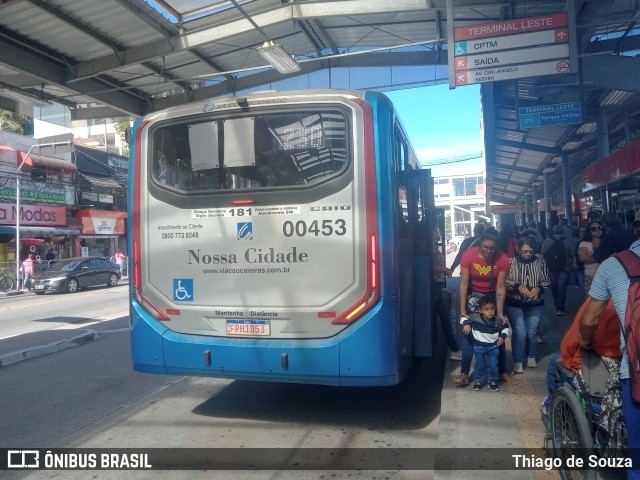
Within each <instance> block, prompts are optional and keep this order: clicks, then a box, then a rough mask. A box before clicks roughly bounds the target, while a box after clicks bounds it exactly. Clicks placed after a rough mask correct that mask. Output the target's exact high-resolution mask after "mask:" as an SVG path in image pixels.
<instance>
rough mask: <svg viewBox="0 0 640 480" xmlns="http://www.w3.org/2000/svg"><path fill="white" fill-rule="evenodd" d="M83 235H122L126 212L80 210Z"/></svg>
mask: <svg viewBox="0 0 640 480" xmlns="http://www.w3.org/2000/svg"><path fill="white" fill-rule="evenodd" d="M76 216H77V218H78V219H79V220H80V221H81V222H82V234H83V235H124V232H125V220H126V219H127V212H116V211H111V210H88V209H85V210H80V211H79V212H78V213H77V214H76Z"/></svg>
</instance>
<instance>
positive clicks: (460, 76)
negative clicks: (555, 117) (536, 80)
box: [456, 58, 569, 86]
mask: <svg viewBox="0 0 640 480" xmlns="http://www.w3.org/2000/svg"><path fill="white" fill-rule="evenodd" d="M565 71H569V59H568V58H563V59H560V60H551V61H548V62H540V63H525V64H522V65H509V66H506V67H500V68H482V69H480V70H464V71H462V72H456V86H459V85H472V84H474V83H487V82H497V81H499V80H513V79H515V78H525V77H539V76H541V75H552V74H557V73H564V72H565Z"/></svg>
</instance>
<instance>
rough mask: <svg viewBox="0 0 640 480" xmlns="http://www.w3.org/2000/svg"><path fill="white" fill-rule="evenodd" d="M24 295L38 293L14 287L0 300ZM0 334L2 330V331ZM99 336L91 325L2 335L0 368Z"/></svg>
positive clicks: (120, 285) (122, 284)
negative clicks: (88, 326)
mask: <svg viewBox="0 0 640 480" xmlns="http://www.w3.org/2000/svg"><path fill="white" fill-rule="evenodd" d="M128 284H129V280H128V278H123V279H121V280H120V281H119V282H118V286H119V287H120V288H123V287H126V286H127V285H128ZM18 295H19V296H21V297H25V298H27V297H35V296H36V295H35V293H34V292H31V291H27V290H24V291H23V290H18V291H17V292H16V291H15V290H13V291H10V292H7V293H2V294H0V303H1V302H2V301H3V299H8V298H13V297H16V296H18ZM0 335H1V333H0ZM98 337H99V332H98V330H96V329H91V328H77V327H76V326H73V325H71V326H69V327H68V328H54V329H49V330H41V331H38V332H29V333H24V334H19V335H13V336H9V337H4V338H0V368H2V367H7V366H9V365H13V364H15V363H18V362H23V361H25V360H30V359H32V358H38V357H42V356H44V355H49V354H52V353H56V352H59V351H61V350H65V349H67V348H73V347H79V346H81V345H84V344H86V343H89V342H92V341H94V340H96V339H97V338H98Z"/></svg>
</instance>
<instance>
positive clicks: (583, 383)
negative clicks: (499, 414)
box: [540, 297, 626, 448]
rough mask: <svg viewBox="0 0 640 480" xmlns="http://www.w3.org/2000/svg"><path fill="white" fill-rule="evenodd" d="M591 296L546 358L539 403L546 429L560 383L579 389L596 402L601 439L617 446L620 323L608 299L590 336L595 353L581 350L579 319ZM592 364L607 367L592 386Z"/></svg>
mask: <svg viewBox="0 0 640 480" xmlns="http://www.w3.org/2000/svg"><path fill="white" fill-rule="evenodd" d="M590 300H591V299H590V297H587V300H585V302H584V303H583V304H582V306H581V307H580V309H579V310H578V312H577V313H576V317H575V319H574V321H573V323H572V324H571V326H570V327H569V329H568V330H567V332H566V333H565V335H564V337H563V338H562V342H561V343H560V353H559V354H554V355H553V356H552V357H551V359H550V360H549V367H548V369H547V377H546V384H547V391H548V395H547V397H546V398H545V399H544V401H543V402H542V404H541V405H540V412H541V414H542V421H543V423H544V424H545V427H547V429H549V428H550V422H549V415H550V413H551V410H552V399H553V394H554V392H555V391H556V390H557V389H558V388H560V387H562V386H563V385H569V386H570V388H571V389H574V390H578V391H580V392H581V393H582V394H583V396H586V397H587V398H590V399H592V400H593V402H592V404H593V403H595V406H594V408H593V410H594V411H595V413H597V415H598V418H597V419H595V420H596V421H597V424H598V426H599V427H600V428H601V429H602V431H604V432H606V436H607V438H606V439H604V440H603V439H601V441H606V443H607V444H608V445H607V446H606V447H611V448H620V447H621V446H624V442H625V439H626V434H625V431H624V424H623V421H622V410H621V398H620V375H619V370H620V359H621V358H622V353H621V351H620V324H619V321H618V316H617V314H616V311H615V308H614V306H613V302H612V301H611V300H609V303H608V304H607V306H606V307H605V309H604V311H603V312H602V314H601V315H600V319H599V323H598V328H597V329H596V331H595V334H594V336H593V348H592V350H593V352H594V353H595V354H596V355H592V354H591V353H590V352H589V351H584V350H582V349H581V348H580V345H579V335H580V319H581V318H582V316H583V315H584V313H585V311H586V309H587V308H588V306H589V302H590ZM585 353H586V354H587V355H589V357H588V358H582V357H583V355H584V354H585ZM583 362H588V363H589V365H588V368H585V365H583ZM595 364H602V365H604V367H606V370H604V375H606V377H607V378H605V379H604V382H603V381H600V382H593V383H600V384H601V386H599V387H594V386H593V384H590V382H589V380H591V378H592V377H593V376H594V375H595V374H594V373H593V365H595ZM602 365H600V367H602ZM600 370H603V369H602V368H601V369H600ZM600 375H602V372H601V373H600ZM605 383H606V386H605ZM592 390H593V391H592Z"/></svg>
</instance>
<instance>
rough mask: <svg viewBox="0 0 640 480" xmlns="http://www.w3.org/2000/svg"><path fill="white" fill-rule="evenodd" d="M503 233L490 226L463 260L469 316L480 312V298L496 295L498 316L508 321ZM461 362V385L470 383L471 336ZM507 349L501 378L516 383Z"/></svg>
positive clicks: (463, 300)
mask: <svg viewBox="0 0 640 480" xmlns="http://www.w3.org/2000/svg"><path fill="white" fill-rule="evenodd" d="M499 239H500V234H499V233H498V231H497V230H496V229H495V228H493V227H489V228H487V229H486V230H485V231H484V232H483V233H482V235H480V240H479V242H478V246H477V247H471V248H469V250H467V251H466V252H465V253H464V255H463V256H462V259H461V261H460V292H459V295H458V297H459V299H460V315H461V317H462V318H465V319H466V318H469V317H470V315H478V314H479V313H478V312H479V301H480V297H482V296H484V295H495V300H496V315H497V316H498V317H500V319H502V321H504V322H507V318H506V317H505V315H504V301H505V297H506V280H507V274H508V273H509V258H508V257H507V256H506V255H505V254H504V253H503V252H501V251H500V250H498V240H499ZM461 343H462V365H461V367H460V375H458V376H456V377H455V379H454V381H455V383H457V384H459V385H469V371H470V370H471V360H472V359H473V338H472V335H464V336H463V338H462V342H461ZM506 363H507V362H506V350H505V348H504V345H503V346H501V347H500V351H499V354H498V370H499V372H500V377H501V378H502V380H503V381H504V382H506V383H509V384H511V385H517V384H518V383H519V382H518V380H516V379H515V378H513V377H512V376H511V375H510V374H509V373H508V372H507V369H506Z"/></svg>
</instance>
